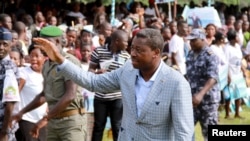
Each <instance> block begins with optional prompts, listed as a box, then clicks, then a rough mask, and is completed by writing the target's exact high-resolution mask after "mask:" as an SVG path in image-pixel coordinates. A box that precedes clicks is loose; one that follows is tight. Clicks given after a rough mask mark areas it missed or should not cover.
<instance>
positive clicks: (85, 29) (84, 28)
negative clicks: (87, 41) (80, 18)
mask: <svg viewBox="0 0 250 141" xmlns="http://www.w3.org/2000/svg"><path fill="white" fill-rule="evenodd" d="M93 30H94V26H93V25H85V26H83V29H82V32H83V31H85V32H88V33H91V34H92V35H95V32H94V31H93Z"/></svg>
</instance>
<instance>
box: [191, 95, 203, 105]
mask: <svg viewBox="0 0 250 141" xmlns="http://www.w3.org/2000/svg"><path fill="white" fill-rule="evenodd" d="M202 99H203V95H202V94H200V93H196V94H194V95H193V97H192V102H193V107H198V106H199V105H200V103H201V101H202Z"/></svg>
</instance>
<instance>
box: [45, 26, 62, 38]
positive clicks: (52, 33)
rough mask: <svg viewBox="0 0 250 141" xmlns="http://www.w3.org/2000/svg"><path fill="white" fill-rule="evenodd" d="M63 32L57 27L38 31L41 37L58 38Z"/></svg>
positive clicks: (48, 27) (47, 27)
mask: <svg viewBox="0 0 250 141" xmlns="http://www.w3.org/2000/svg"><path fill="white" fill-rule="evenodd" d="M62 34H63V31H62V30H61V29H60V28H59V27H57V26H46V27H43V28H42V29H41V30H40V36H41V37H59V36H61V35H62Z"/></svg>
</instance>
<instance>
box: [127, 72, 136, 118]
mask: <svg viewBox="0 0 250 141" xmlns="http://www.w3.org/2000/svg"><path fill="white" fill-rule="evenodd" d="M137 74H138V70H137V69H132V71H131V73H130V74H128V75H127V76H128V78H127V79H126V80H128V81H127V82H129V86H128V94H129V95H128V99H127V100H129V101H130V104H129V107H130V111H132V112H133V115H135V117H134V118H135V119H137V106H136V95H135V82H136V80H137ZM126 97H127V96H126Z"/></svg>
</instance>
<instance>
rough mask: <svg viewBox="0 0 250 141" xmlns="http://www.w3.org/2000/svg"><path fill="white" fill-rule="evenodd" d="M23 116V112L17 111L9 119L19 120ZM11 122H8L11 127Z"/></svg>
mask: <svg viewBox="0 0 250 141" xmlns="http://www.w3.org/2000/svg"><path fill="white" fill-rule="evenodd" d="M22 117H23V113H21V112H19V113H17V114H15V115H13V116H12V117H11V121H15V122H16V123H17V122H19V121H20V120H21V119H22ZM12 124H13V122H10V128H12Z"/></svg>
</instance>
